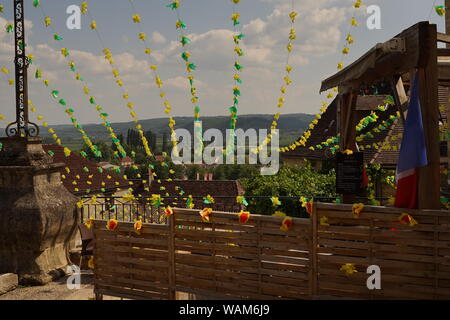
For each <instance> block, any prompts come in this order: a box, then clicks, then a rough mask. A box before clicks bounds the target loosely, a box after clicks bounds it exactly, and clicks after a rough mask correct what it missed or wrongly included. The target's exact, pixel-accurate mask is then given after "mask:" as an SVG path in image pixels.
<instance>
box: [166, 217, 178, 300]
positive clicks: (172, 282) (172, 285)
mask: <svg viewBox="0 0 450 320" xmlns="http://www.w3.org/2000/svg"><path fill="white" fill-rule="evenodd" d="M167 240H168V246H167V254H168V262H169V300H176V278H175V273H176V269H175V218H174V215H173V214H172V215H171V216H170V217H169V232H168V234H167Z"/></svg>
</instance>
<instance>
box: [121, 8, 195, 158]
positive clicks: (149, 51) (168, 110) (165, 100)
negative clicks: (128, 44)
mask: <svg viewBox="0 0 450 320" xmlns="http://www.w3.org/2000/svg"><path fill="white" fill-rule="evenodd" d="M128 2H129V3H130V5H131V8H132V10H133V11H134V12H137V10H136V8H135V6H134V3H133V1H132V0H128ZM132 20H133V23H134V24H136V25H137V27H138V29H139V34H140V35H142V34H144V31H143V29H142V26H141V21H142V18H141V15H139V14H138V13H135V14H133V15H132ZM139 38H140V39H141V40H142V44H143V46H144V52H145V54H146V56H148V57H149V59H152V58H153V56H152V52H153V50H152V49H151V48H150V47H149V45H148V44H147V40H146V37H141V36H139ZM186 55H187V53H186ZM186 58H187V59H188V57H186ZM149 68H150V70H152V73H153V79H154V82H155V84H156V86H157V88H158V90H159V97H160V99H161V100H162V103H163V106H164V113H165V114H167V115H168V116H169V122H168V127H169V130H170V136H171V143H172V147H173V148H174V149H175V150H173V152H174V154H178V151H177V150H176V148H177V144H178V142H177V136H176V133H175V129H174V127H175V124H176V122H175V120H174V119H173V117H171V116H170V113H171V112H172V105H171V103H170V102H169V99H168V98H167V93H166V92H165V91H164V90H163V81H162V80H161V77H160V75H159V74H158V72H157V66H156V64H155V63H154V62H153V61H152V62H150V64H149Z"/></svg>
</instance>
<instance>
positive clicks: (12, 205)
mask: <svg viewBox="0 0 450 320" xmlns="http://www.w3.org/2000/svg"><path fill="white" fill-rule="evenodd" d="M0 143H1V144H2V150H1V151H0V274H1V273H15V274H17V275H18V276H19V283H21V284H31V285H42V284H45V283H47V282H50V281H52V280H54V279H56V278H58V277H60V276H62V275H64V271H65V268H66V266H67V265H68V264H69V262H68V246H69V243H70V241H71V240H72V238H73V236H74V234H75V232H76V230H77V224H78V221H79V209H78V208H77V206H76V203H77V201H78V198H77V197H75V196H74V195H72V194H71V193H70V192H69V191H67V189H66V188H64V186H63V185H62V182H61V176H60V170H61V168H62V167H64V164H61V163H53V160H52V158H51V157H50V156H49V155H48V154H46V153H45V152H44V150H43V148H42V138H40V137H35V138H21V137H10V138H0Z"/></svg>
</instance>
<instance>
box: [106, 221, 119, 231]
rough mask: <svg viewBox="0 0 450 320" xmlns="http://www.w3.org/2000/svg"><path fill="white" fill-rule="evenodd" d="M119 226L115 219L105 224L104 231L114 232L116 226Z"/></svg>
mask: <svg viewBox="0 0 450 320" xmlns="http://www.w3.org/2000/svg"><path fill="white" fill-rule="evenodd" d="M118 225H119V222H118V221H117V220H116V219H110V220H109V221H108V222H107V223H106V229H108V230H111V231H114V230H116V229H117V226H118Z"/></svg>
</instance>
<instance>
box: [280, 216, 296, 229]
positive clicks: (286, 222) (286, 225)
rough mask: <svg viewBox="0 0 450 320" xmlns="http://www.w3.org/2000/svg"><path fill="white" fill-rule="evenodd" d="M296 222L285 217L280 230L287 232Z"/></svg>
mask: <svg viewBox="0 0 450 320" xmlns="http://www.w3.org/2000/svg"><path fill="white" fill-rule="evenodd" d="M293 222H294V220H293V219H292V218H291V217H285V218H284V219H283V221H282V222H281V227H280V230H282V231H287V230H289V228H290V227H291V226H292V224H293Z"/></svg>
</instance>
